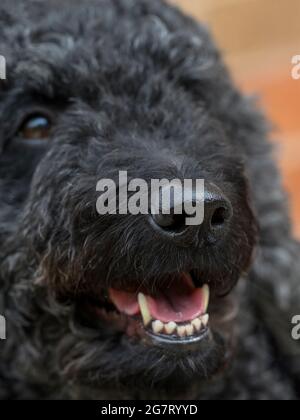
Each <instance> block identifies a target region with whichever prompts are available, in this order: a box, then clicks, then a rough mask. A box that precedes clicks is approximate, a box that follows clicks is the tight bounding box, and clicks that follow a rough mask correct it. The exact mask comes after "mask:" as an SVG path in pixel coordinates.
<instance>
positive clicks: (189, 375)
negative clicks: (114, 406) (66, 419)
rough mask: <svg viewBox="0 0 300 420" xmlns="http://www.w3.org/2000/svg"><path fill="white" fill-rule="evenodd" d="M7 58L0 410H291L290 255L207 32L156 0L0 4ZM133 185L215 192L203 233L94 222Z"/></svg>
mask: <svg viewBox="0 0 300 420" xmlns="http://www.w3.org/2000/svg"><path fill="white" fill-rule="evenodd" d="M0 54H1V55H3V56H5V57H6V60H7V75H8V78H7V80H6V81H1V82H0V107H1V108H0V130H1V132H0V199H1V208H0V239H1V247H0V290H1V294H0V298H1V299H0V300H1V304H2V305H3V307H1V309H0V314H2V315H5V317H6V320H7V339H6V340H4V341H1V342H0V351H1V359H0V395H1V398H3V399H5V398H10V399H16V398H98V399H103V398H122V399H124V398H137V399H139V398H146V399H151V398H199V399H263V398H266V399H272V398H274V399H295V398H297V396H299V391H300V388H299V386H300V357H299V350H300V346H299V342H297V341H294V340H292V338H291V330H292V324H291V320H292V317H293V316H294V315H296V314H299V313H300V290H299V281H300V259H299V246H298V244H297V243H296V242H295V241H294V240H293V239H292V235H291V229H290V223H289V216H288V212H287V205H286V202H287V200H286V197H285V195H284V193H283V192H282V189H281V181H280V177H279V175H278V172H277V169H276V167H275V165H274V163H273V161H272V157H271V154H272V150H271V146H270V144H269V143H268V142H267V141H266V139H267V135H268V127H267V124H266V123H265V121H264V118H263V117H262V116H261V115H260V113H259V112H257V111H256V109H255V106H254V105H253V104H252V103H251V101H250V100H248V99H247V98H245V97H243V96H242V95H241V94H240V93H239V91H238V90H237V89H236V88H235V87H234V86H233V83H232V81H231V79H230V77H229V75H228V72H227V70H226V68H225V66H224V65H223V63H222V60H221V58H220V55H219V53H218V51H217V50H216V48H215V46H214V45H213V43H212V41H211V38H210V36H209V35H208V33H207V32H206V30H205V28H203V27H202V26H200V25H198V24H197V23H196V22H194V21H192V20H191V19H189V18H187V17H185V16H183V15H182V14H181V13H180V12H179V11H178V10H176V9H174V8H172V7H170V6H169V5H166V4H165V3H164V2H162V1H160V0H151V1H150V0H90V1H86V2H82V1H75V0H63V1H62V0H47V1H36V0H7V1H6V0H1V5H0ZM123 170H126V171H128V174H129V176H130V177H131V178H142V179H144V180H146V181H147V182H150V180H151V179H152V178H159V179H162V178H166V179H169V180H171V179H173V178H178V179H181V180H183V179H186V178H187V179H204V180H205V185H206V191H205V220H204V223H203V224H202V225H201V226H200V227H198V228H195V227H188V226H186V225H184V224H182V220H180V217H179V218H178V217H176V216H175V215H173V216H169V217H164V216H162V215H158V217H154V216H151V215H149V216H148V215H137V216H133V215H106V216H100V215H99V214H98V213H97V211H96V201H97V197H98V193H97V191H96V185H97V182H98V181H99V180H100V179H103V178H110V179H116V180H117V178H118V174H119V171H123ZM209 291H210V301H209V308H208V312H209V315H210V320H209V321H208V316H207V315H206V309H207V304H208V297H209V296H208V294H209ZM147 311H148V312H147ZM149 312H150V313H149ZM141 315H142V316H143V320H144V322H142V316H141ZM155 320H156V321H158V322H156V323H155Z"/></svg>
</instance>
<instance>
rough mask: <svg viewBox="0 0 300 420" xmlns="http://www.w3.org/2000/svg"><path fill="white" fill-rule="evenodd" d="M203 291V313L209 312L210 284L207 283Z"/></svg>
mask: <svg viewBox="0 0 300 420" xmlns="http://www.w3.org/2000/svg"><path fill="white" fill-rule="evenodd" d="M202 291H203V313H204V314H205V313H206V312H207V308H208V304H209V295H210V291H209V286H208V285H207V284H205V285H204V286H203V288H202Z"/></svg>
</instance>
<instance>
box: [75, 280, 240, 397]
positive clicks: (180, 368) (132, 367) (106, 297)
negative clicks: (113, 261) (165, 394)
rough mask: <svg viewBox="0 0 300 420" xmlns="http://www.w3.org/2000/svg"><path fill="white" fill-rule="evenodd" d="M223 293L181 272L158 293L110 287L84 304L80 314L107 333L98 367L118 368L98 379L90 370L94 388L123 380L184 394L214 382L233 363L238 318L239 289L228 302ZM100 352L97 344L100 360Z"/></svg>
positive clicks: (126, 383) (88, 323)
mask: <svg viewBox="0 0 300 420" xmlns="http://www.w3.org/2000/svg"><path fill="white" fill-rule="evenodd" d="M218 292H219V291H218V288H213V287H209V285H208V284H205V283H202V284H201V285H199V282H197V279H194V277H193V274H192V273H182V274H179V275H176V276H172V278H171V279H170V278H169V281H162V282H161V286H160V287H156V288H155V291H154V290H147V288H146V287H143V286H140V287H138V288H129V287H127V288H123V289H121V288H113V287H111V288H108V289H107V290H106V291H102V293H101V296H102V298H101V299H95V298H93V299H91V298H84V299H81V300H80V302H78V305H77V312H76V313H77V316H78V317H79V318H80V322H81V323H83V324H84V325H85V326H86V327H88V329H93V330H95V331H99V332H100V333H99V358H102V360H101V362H100V361H99V366H100V364H101V365H102V367H103V363H105V360H107V365H109V367H110V369H111V375H110V374H109V373H108V372H106V374H103V372H95V371H94V374H93V373H92V372H88V367H87V366H86V368H87V369H85V371H86V373H87V372H88V374H87V376H86V378H85V380H86V379H87V377H88V378H89V379H88V380H90V381H91V385H92V382H93V378H94V380H95V381H96V382H97V380H98V379H99V377H101V383H102V385H103V383H106V384H107V386H109V384H111V383H112V382H113V381H111V380H110V379H113V377H114V376H116V377H117V378H118V384H119V385H122V383H123V385H124V387H127V388H128V386H129V387H133V388H134V389H136V388H138V389H143V388H145V389H146V388H147V387H148V388H149V387H152V388H153V386H155V389H156V390H159V389H163V388H168V389H170V387H171V388H173V387H174V386H175V384H176V388H177V389H178V391H179V392H180V390H182V391H183V390H184V389H187V387H188V386H191V385H192V384H193V383H194V381H197V383H198V385H199V381H200V380H207V379H209V378H210V377H211V376H212V375H214V374H215V373H217V372H218V371H219V370H220V369H222V368H224V366H225V365H226V363H227V362H228V359H229V357H230V353H231V349H232V342H233V338H234V325H235V318H236V316H237V313H238V310H237V306H236V303H237V301H238V299H236V296H235V294H236V293H235V291H234V290H233V291H232V292H231V293H230V294H228V295H226V296H225V297H224V296H223V297H220V296H219V295H220V294H219V293H218ZM100 349H101V351H100ZM90 350H91V349H90ZM103 351H104V352H105V354H103ZM96 353H97V348H96V347H95V344H93V349H92V350H91V353H90V354H93V359H94V358H95V357H96ZM97 365H98V363H97ZM104 370H105V371H106V369H104ZM105 375H106V377H105ZM81 378H82V376H81ZM94 385H95V383H94V384H93V386H94ZM188 388H190V387H188Z"/></svg>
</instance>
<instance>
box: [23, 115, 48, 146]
mask: <svg viewBox="0 0 300 420" xmlns="http://www.w3.org/2000/svg"><path fill="white" fill-rule="evenodd" d="M50 130H51V121H50V118H48V117H46V116H45V115H42V114H40V115H38V114H37V115H31V116H30V117H28V118H27V119H26V120H25V121H24V122H23V124H22V125H21V128H20V130H19V134H20V136H21V137H22V138H24V139H26V140H43V139H47V138H48V137H49V135H50Z"/></svg>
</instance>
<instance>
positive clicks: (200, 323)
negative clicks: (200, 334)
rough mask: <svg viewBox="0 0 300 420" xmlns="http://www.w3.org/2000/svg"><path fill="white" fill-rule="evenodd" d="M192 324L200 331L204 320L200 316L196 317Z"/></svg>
mask: <svg viewBox="0 0 300 420" xmlns="http://www.w3.org/2000/svg"><path fill="white" fill-rule="evenodd" d="M192 325H193V326H194V328H195V330H196V331H200V330H201V326H202V322H201V319H200V318H196V319H194V320H193V321H192Z"/></svg>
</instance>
